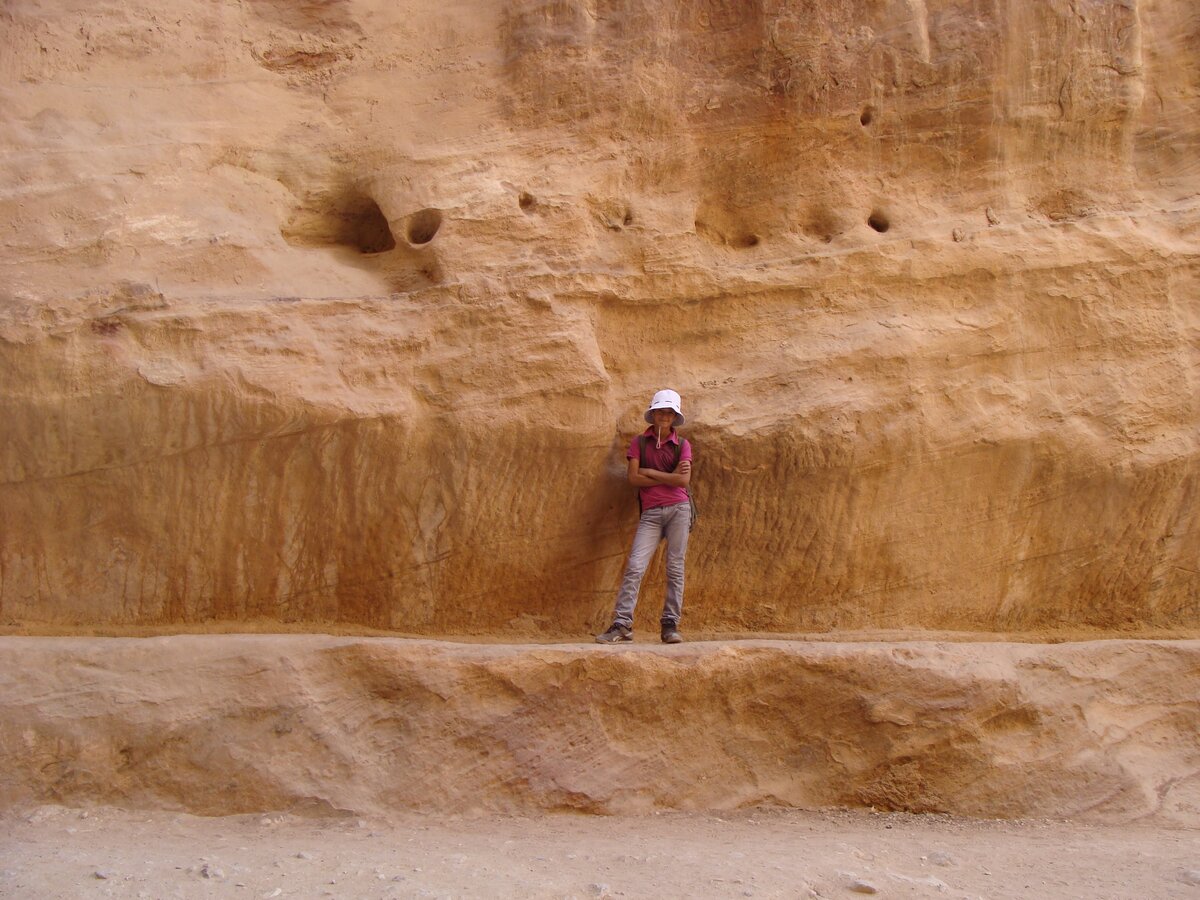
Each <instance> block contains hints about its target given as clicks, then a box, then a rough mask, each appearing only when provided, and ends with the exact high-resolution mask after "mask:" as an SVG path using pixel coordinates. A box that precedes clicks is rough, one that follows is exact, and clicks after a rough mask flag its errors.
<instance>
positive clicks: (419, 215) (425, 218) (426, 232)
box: [404, 209, 442, 245]
mask: <svg viewBox="0 0 1200 900" xmlns="http://www.w3.org/2000/svg"><path fill="white" fill-rule="evenodd" d="M441 227H442V211H441V210H440V209H422V210H420V211H419V212H415V213H413V214H412V215H411V216H409V217H408V224H407V226H406V227H405V230H404V234H405V236H406V237H407V238H408V242H409V243H410V244H413V245H420V244H428V243H429V242H430V241H432V240H433V237H434V235H436V234H437V233H438V229H439V228H441Z"/></svg>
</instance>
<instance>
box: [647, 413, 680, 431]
mask: <svg viewBox="0 0 1200 900" xmlns="http://www.w3.org/2000/svg"><path fill="white" fill-rule="evenodd" d="M650 418H651V419H652V420H653V421H654V428H655V430H658V429H659V428H661V429H662V430H663V431H669V430H670V428H671V426H672V425H673V424H674V423H675V410H673V409H656V410H654V411H653V412H651V413H650Z"/></svg>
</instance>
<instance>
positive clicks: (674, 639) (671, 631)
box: [662, 622, 683, 644]
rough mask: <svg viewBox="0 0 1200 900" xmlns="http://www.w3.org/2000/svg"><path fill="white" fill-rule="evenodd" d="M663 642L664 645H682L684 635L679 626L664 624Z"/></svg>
mask: <svg viewBox="0 0 1200 900" xmlns="http://www.w3.org/2000/svg"><path fill="white" fill-rule="evenodd" d="M662 642H663V643H664V644H682V643H683V635H682V634H680V633H679V626H678V625H674V624H672V623H670V622H664V623H663V627H662Z"/></svg>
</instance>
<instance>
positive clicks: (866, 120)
mask: <svg viewBox="0 0 1200 900" xmlns="http://www.w3.org/2000/svg"><path fill="white" fill-rule="evenodd" d="M858 121H859V122H860V123H861V124H862V127H863V128H866V127H867V126H868V125H870V124H871V123H872V122H874V121H875V107H873V106H864V107H863V111H862V114H861V115H860V116H859V117H858Z"/></svg>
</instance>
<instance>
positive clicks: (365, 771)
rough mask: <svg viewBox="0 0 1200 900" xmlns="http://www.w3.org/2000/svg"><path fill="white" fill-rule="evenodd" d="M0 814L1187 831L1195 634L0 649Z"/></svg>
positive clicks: (1193, 791) (20, 644)
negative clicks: (301, 814)
mask: <svg viewBox="0 0 1200 900" xmlns="http://www.w3.org/2000/svg"><path fill="white" fill-rule="evenodd" d="M0 650H2V651H3V654H2V657H3V659H4V664H3V672H2V673H0V674H2V676H3V677H2V678H0V801H2V802H3V804H4V805H5V806H9V807H22V806H28V805H34V804H45V803H55V804H66V805H81V806H92V805H114V806H121V807H132V808H173V809H182V810H187V811H190V812H195V813H200V814H204V815H224V814H230V813H239V812H253V811H259V810H280V809H298V810H303V809H308V810H312V811H316V812H324V813H328V812H332V811H344V812H351V811H352V812H358V813H363V814H365V813H370V814H373V815H383V816H386V815H387V814H388V812H389V811H400V810H440V811H443V812H466V811H471V810H486V811H505V812H511V811H533V810H580V811H589V812H605V813H612V812H642V811H648V810H652V809H731V808H737V807H741V806H748V805H754V804H780V805H788V806H801V807H818V806H871V807H875V808H877V809H886V810H908V811H916V812H932V811H939V812H951V813H959V814H967V815H973V816H985V817H1001V818H1004V817H1017V816H1068V817H1072V818H1076V819H1079V820H1082V821H1103V822H1128V821H1133V820H1148V821H1149V820H1152V821H1155V822H1158V823H1163V824H1166V823H1175V824H1179V825H1184V826H1189V827H1195V826H1197V825H1200V747H1198V746H1197V744H1196V739H1195V736H1196V733H1197V731H1198V730H1200V698H1197V695H1196V692H1195V684H1196V679H1197V675H1198V674H1200V643H1198V642H1195V641H1187V642H1162V643H1156V642H1139V641H1107V642H1094V643H1078V644H1060V645H1054V646H1044V645H1043V646H1037V645H1023V644H997V643H980V644H935V643H899V644H869V643H863V644H849V643H841V644H834V643H830V644H805V643H798V642H784V641H756V642H741V643H727V642H701V643H693V644H685V645H680V646H676V647H669V648H663V647H661V646H659V645H642V644H635V645H633V646H627V647H622V648H599V647H580V646H570V645H542V646H536V645H525V646H498V645H472V644H445V643H436V642H425V641H410V640H402V639H395V638H374V639H372V638H333V637H320V636H295V637H283V636H246V635H241V636H232V635H226V636H217V635H212V636H176V637H165V638H153V639H146V640H136V639H83V638H3V639H0Z"/></svg>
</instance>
